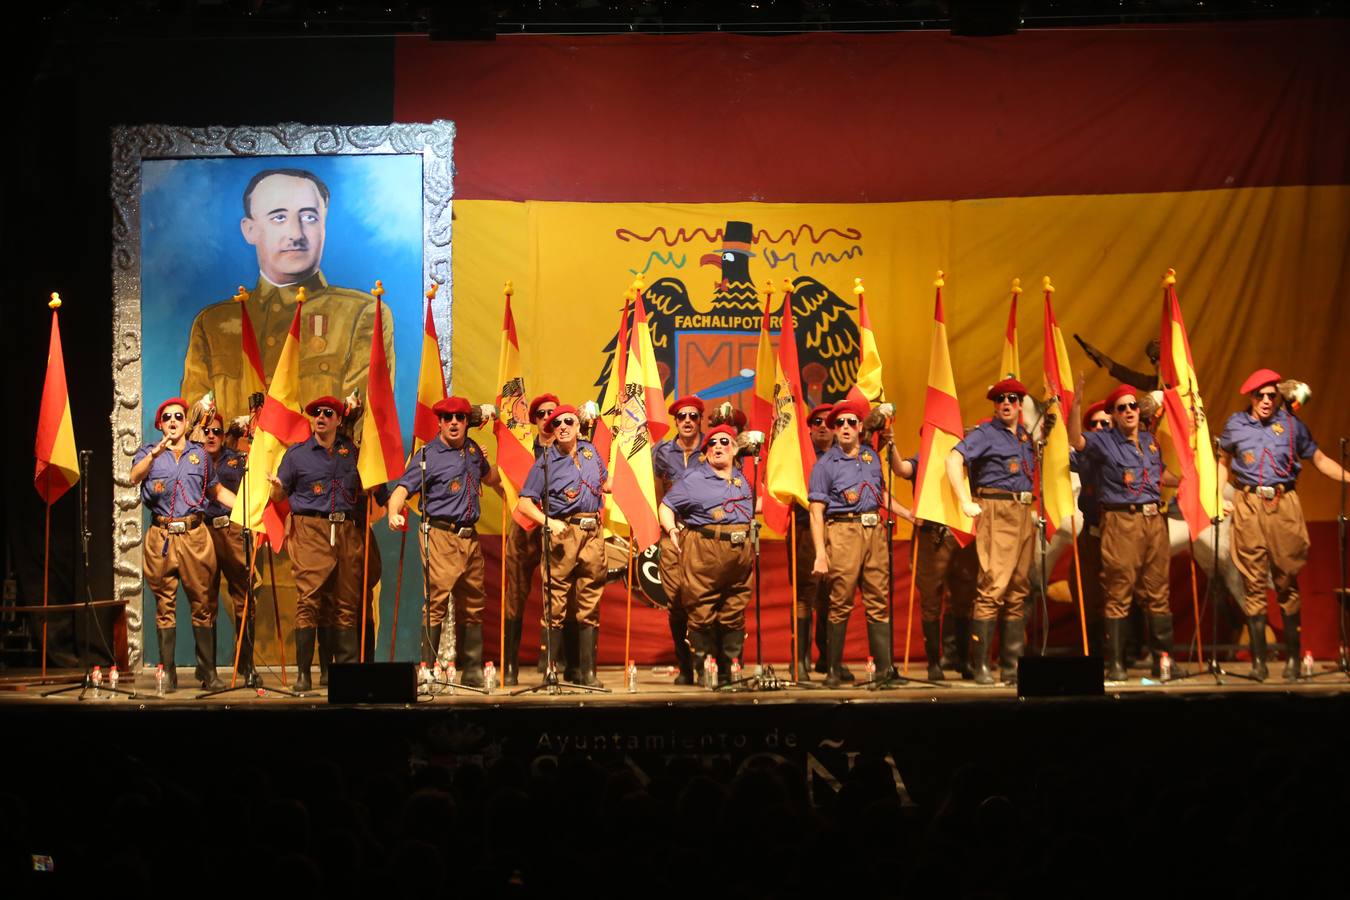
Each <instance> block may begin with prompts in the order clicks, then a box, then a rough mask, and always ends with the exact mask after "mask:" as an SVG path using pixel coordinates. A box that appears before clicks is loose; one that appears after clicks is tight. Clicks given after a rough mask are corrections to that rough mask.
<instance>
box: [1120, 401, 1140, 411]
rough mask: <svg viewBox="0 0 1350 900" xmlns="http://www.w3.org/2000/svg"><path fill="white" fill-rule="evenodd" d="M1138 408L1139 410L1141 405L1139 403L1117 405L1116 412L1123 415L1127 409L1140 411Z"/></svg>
mask: <svg viewBox="0 0 1350 900" xmlns="http://www.w3.org/2000/svg"><path fill="white" fill-rule="evenodd" d="M1138 408H1139V404H1138V403H1117V404H1116V412H1118V413H1123V412H1125V411H1126V410H1127V409H1128V410H1135V409H1138Z"/></svg>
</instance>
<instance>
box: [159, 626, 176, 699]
mask: <svg viewBox="0 0 1350 900" xmlns="http://www.w3.org/2000/svg"><path fill="white" fill-rule="evenodd" d="M156 637H158V638H159V661H160V662H162V663H163V664H164V691H165V693H168V692H169V691H176V690H178V666H177V665H176V664H175V663H174V659H173V656H174V651H175V650H176V649H177V646H178V629H177V628H160V629H159V630H158V631H157V632H156Z"/></svg>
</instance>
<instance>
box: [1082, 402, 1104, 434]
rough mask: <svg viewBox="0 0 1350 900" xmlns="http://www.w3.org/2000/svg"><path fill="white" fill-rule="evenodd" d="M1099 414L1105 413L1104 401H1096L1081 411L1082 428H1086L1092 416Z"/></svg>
mask: <svg viewBox="0 0 1350 900" xmlns="http://www.w3.org/2000/svg"><path fill="white" fill-rule="evenodd" d="M1099 412H1107V409H1106V401H1105V400H1098V401H1097V402H1096V403H1094V404H1092V405H1091V406H1089V407H1088V408H1087V409H1085V410H1083V427H1084V428H1086V427H1088V425H1089V424H1090V423H1091V422H1092V417H1093V415H1094V414H1096V413H1099Z"/></svg>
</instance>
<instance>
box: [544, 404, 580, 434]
mask: <svg viewBox="0 0 1350 900" xmlns="http://www.w3.org/2000/svg"><path fill="white" fill-rule="evenodd" d="M564 413H571V414H572V415H574V416H577V408H576V407H575V406H573V405H572V404H570V403H564V404H562V405H560V406H559V407H558V408H557V409H555V410H553V412H551V413H549V414H548V418H547V419H545V420H544V421H542V422H540V423H539V430H540V431H552V430H553V421H554V420H555V419H557V418H558V417H559V416H561V415H563V414H564ZM578 418H580V416H578Z"/></svg>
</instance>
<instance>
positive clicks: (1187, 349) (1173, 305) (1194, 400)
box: [1158, 269, 1219, 541]
mask: <svg viewBox="0 0 1350 900" xmlns="http://www.w3.org/2000/svg"><path fill="white" fill-rule="evenodd" d="M1176 283H1177V273H1176V270H1175V269H1168V270H1167V275H1166V277H1164V278H1163V310H1162V334H1161V335H1160V341H1159V343H1160V346H1159V350H1160V358H1159V360H1158V364H1159V374H1160V375H1161V376H1162V381H1163V384H1164V386H1165V387H1164V389H1163V409H1164V410H1165V411H1166V419H1165V422H1166V423H1167V427H1166V429H1164V430H1166V431H1167V434H1168V437H1169V438H1170V439H1171V442H1172V447H1173V449H1174V450H1175V452H1176V455H1177V464H1178V467H1179V468H1180V469H1181V484H1180V485H1179V486H1178V487H1177V504H1178V505H1179V506H1180V507H1181V514H1182V515H1183V516H1185V518H1186V526H1187V528H1189V529H1190V532H1191V540H1192V541H1194V540H1195V539H1197V538H1198V537H1200V532H1202V531H1204V530H1205V529H1206V528H1208V527H1209V525H1210V522H1211V521H1213V519H1214V517H1215V516H1217V515H1218V514H1219V509H1218V505H1217V504H1216V502H1215V500H1216V498H1215V491H1216V489H1217V486H1218V479H1219V474H1218V471H1217V469H1216V467H1215V463H1214V453H1213V452H1212V447H1211V444H1210V438H1209V422H1208V421H1207V419H1206V417H1205V404H1204V401H1203V400H1201V399H1200V379H1199V378H1197V377H1196V374H1195V363H1194V361H1192V359H1191V342H1190V340H1189V339H1188V338H1187V337H1186V323H1185V322H1183V321H1182V320H1181V301H1179V300H1178V299H1177V289H1176Z"/></svg>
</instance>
